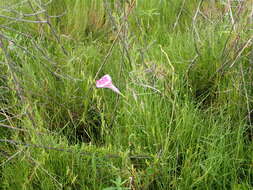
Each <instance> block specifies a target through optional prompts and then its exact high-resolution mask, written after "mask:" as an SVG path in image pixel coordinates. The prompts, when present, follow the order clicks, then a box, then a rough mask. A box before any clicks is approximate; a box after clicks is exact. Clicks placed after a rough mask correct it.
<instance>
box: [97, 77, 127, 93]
mask: <svg viewBox="0 0 253 190" xmlns="http://www.w3.org/2000/svg"><path fill="white" fill-rule="evenodd" d="M96 87H97V88H110V89H111V90H113V91H114V92H116V93H118V94H120V95H122V94H121V93H120V91H119V89H118V88H116V87H115V86H114V85H113V84H112V78H111V77H110V75H104V76H103V77H102V78H101V79H99V80H97V81H96Z"/></svg>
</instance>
